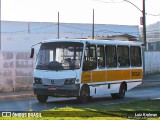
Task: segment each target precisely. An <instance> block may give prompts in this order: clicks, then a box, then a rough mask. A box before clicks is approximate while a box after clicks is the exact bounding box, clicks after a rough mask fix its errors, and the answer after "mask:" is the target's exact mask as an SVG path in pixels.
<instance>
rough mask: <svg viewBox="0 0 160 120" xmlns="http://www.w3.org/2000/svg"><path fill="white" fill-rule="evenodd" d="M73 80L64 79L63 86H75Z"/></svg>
mask: <svg viewBox="0 0 160 120" xmlns="http://www.w3.org/2000/svg"><path fill="white" fill-rule="evenodd" d="M75 80H76V79H75V78H69V79H65V82H64V85H73V84H75Z"/></svg>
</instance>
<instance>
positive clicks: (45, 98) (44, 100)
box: [37, 95, 48, 103]
mask: <svg viewBox="0 0 160 120" xmlns="http://www.w3.org/2000/svg"><path fill="white" fill-rule="evenodd" d="M47 99H48V96H47V95H37V100H38V101H39V102H40V103H45V102H46V101H47Z"/></svg>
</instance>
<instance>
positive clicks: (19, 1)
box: [1, 0, 160, 25]
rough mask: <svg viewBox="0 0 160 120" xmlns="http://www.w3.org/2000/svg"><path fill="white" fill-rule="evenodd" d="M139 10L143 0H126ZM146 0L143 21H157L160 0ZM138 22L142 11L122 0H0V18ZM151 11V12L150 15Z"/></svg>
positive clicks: (119, 23)
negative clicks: (144, 19) (93, 19)
mask: <svg viewBox="0 0 160 120" xmlns="http://www.w3.org/2000/svg"><path fill="white" fill-rule="evenodd" d="M128 1H130V2H132V3H133V4H134V5H136V6H137V7H138V8H139V9H140V10H142V0H128ZM145 1H146V13H147V15H146V24H147V25H148V24H152V23H156V22H158V21H160V15H159V16H153V15H158V14H160V7H159V5H160V0H145ZM93 9H94V11H95V15H94V16H95V23H96V24H118V25H140V17H141V16H142V12H141V11H140V10H138V9H137V8H136V7H135V6H133V5H132V4H130V3H129V2H126V1H124V0H1V20H6V21H26V22H31V21H32V22H57V16H58V11H59V14H60V22H64V23H92V18H93V17H92V15H93V13H92V12H93ZM149 14H153V15H149Z"/></svg>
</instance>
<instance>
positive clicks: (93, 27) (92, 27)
mask: <svg viewBox="0 0 160 120" xmlns="http://www.w3.org/2000/svg"><path fill="white" fill-rule="evenodd" d="M92 39H94V9H93V23H92Z"/></svg>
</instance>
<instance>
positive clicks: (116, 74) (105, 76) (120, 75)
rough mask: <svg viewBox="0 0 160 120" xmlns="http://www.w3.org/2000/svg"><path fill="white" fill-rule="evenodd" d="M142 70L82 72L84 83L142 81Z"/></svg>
mask: <svg viewBox="0 0 160 120" xmlns="http://www.w3.org/2000/svg"><path fill="white" fill-rule="evenodd" d="M142 76H143V75H142V69H132V70H131V69H127V70H102V71H87V72H82V81H81V82H82V83H91V82H92V83H94V82H109V81H120V80H133V79H134V80H135V79H142Z"/></svg>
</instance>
